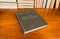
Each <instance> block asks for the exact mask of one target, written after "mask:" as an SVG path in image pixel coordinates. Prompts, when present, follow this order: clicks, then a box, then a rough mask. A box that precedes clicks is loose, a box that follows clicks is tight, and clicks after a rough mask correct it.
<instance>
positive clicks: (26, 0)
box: [18, 0, 34, 8]
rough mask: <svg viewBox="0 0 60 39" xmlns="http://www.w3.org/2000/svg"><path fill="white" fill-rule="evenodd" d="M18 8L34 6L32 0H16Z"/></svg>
mask: <svg viewBox="0 0 60 39" xmlns="http://www.w3.org/2000/svg"><path fill="white" fill-rule="evenodd" d="M18 8H34V0H18Z"/></svg>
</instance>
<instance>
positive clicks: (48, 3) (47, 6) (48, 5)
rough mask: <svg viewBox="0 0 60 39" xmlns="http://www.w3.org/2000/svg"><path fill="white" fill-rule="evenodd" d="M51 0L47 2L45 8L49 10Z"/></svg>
mask: <svg viewBox="0 0 60 39" xmlns="http://www.w3.org/2000/svg"><path fill="white" fill-rule="evenodd" d="M50 4H51V0H47V5H46V8H50Z"/></svg>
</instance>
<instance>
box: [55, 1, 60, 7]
mask: <svg viewBox="0 0 60 39" xmlns="http://www.w3.org/2000/svg"><path fill="white" fill-rule="evenodd" d="M59 2H60V0H56V6H55V8H58V7H59Z"/></svg>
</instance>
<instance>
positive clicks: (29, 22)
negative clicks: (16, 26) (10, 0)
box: [16, 9, 47, 34]
mask: <svg viewBox="0 0 60 39" xmlns="http://www.w3.org/2000/svg"><path fill="white" fill-rule="evenodd" d="M16 16H17V19H18V22H19V23H20V24H21V26H22V28H23V31H24V34H27V33H30V32H33V31H35V30H38V29H41V28H44V27H46V24H47V23H46V22H45V20H44V19H43V18H42V17H41V16H40V15H38V14H37V13H36V11H35V10H34V9H30V10H25V11H22V12H17V13H16Z"/></svg>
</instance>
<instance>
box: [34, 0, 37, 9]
mask: <svg viewBox="0 0 60 39" xmlns="http://www.w3.org/2000/svg"><path fill="white" fill-rule="evenodd" d="M34 8H37V0H35V1H34Z"/></svg>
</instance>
